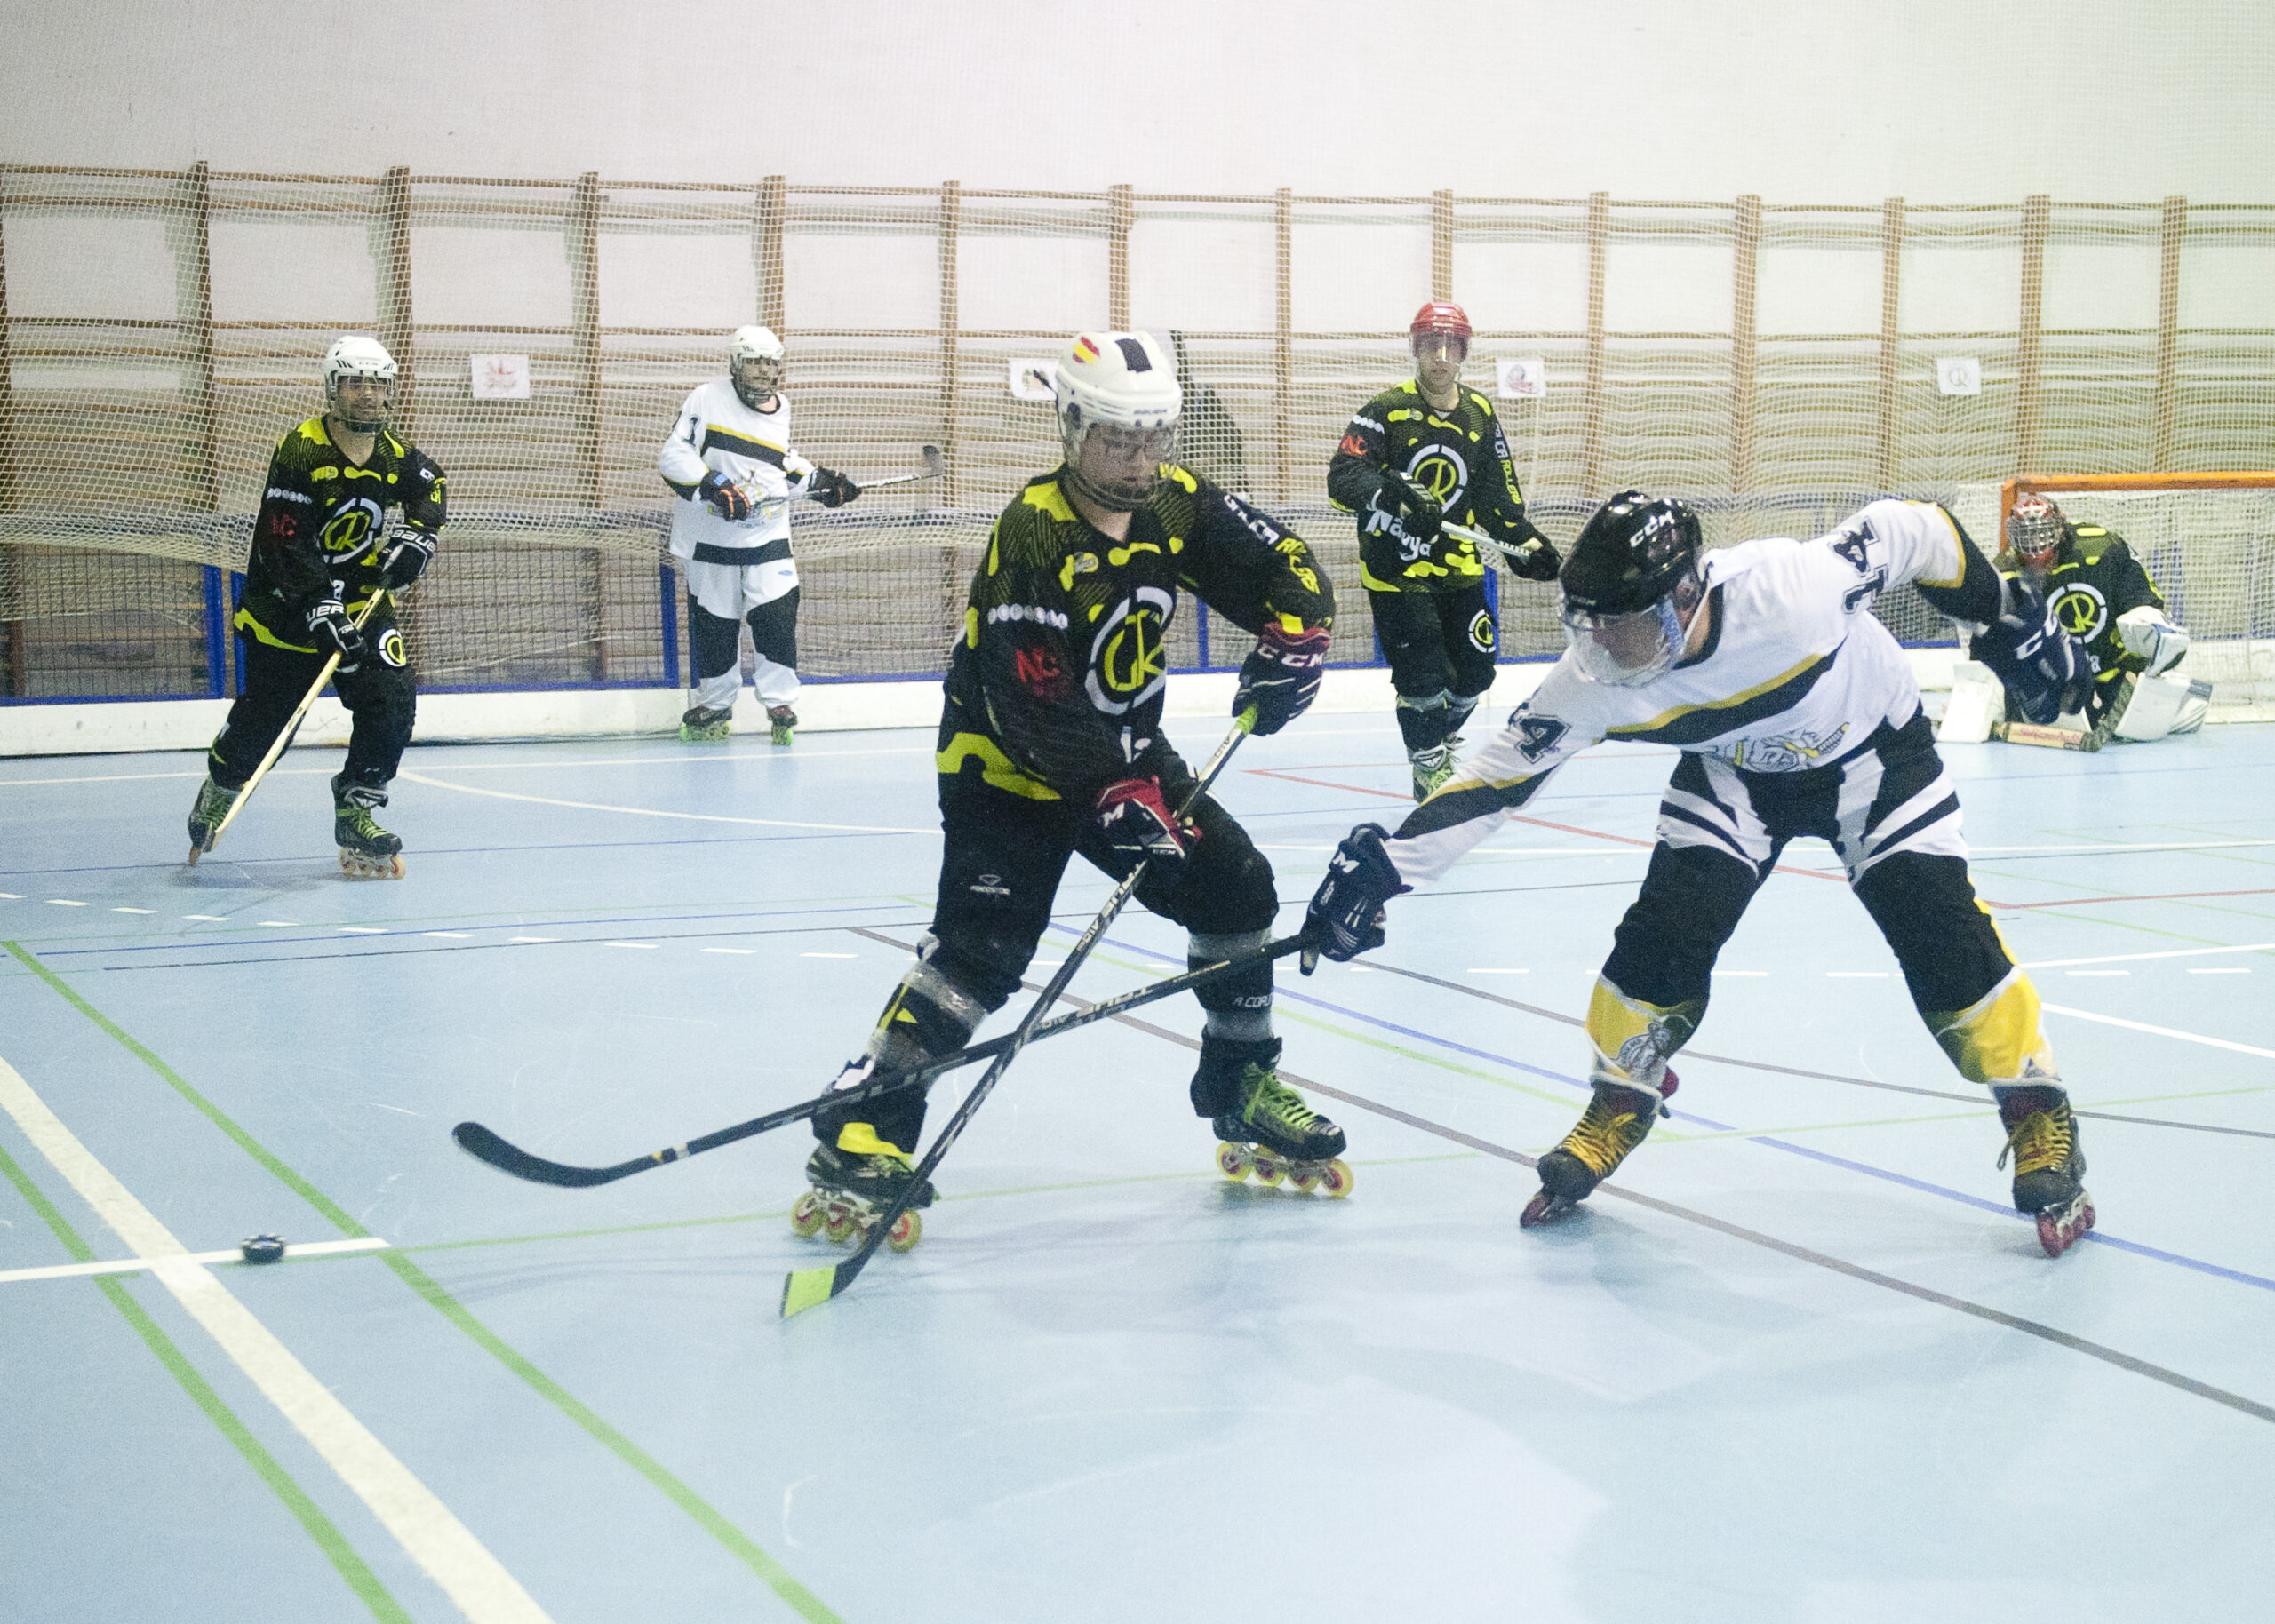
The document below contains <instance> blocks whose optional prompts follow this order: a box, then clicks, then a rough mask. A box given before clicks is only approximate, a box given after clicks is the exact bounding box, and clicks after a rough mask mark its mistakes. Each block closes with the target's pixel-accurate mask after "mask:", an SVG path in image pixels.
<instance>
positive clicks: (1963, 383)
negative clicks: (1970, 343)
mask: <svg viewBox="0 0 2275 1624" xmlns="http://www.w3.org/2000/svg"><path fill="white" fill-rule="evenodd" d="M1936 391H1937V392H1938V393H1939V394H1982V393H1983V363H1982V362H1979V361H1977V360H1976V358H1975V357H1974V356H1972V355H1945V356H1944V357H1942V358H1941V359H1940V360H1938V361H1937V362H1936Z"/></svg>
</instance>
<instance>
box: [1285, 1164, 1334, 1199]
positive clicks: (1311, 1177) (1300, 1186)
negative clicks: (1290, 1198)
mask: <svg viewBox="0 0 2275 1624" xmlns="http://www.w3.org/2000/svg"><path fill="white" fill-rule="evenodd" d="M1324 1176H1325V1174H1324V1172H1323V1171H1322V1170H1321V1169H1320V1168H1316V1167H1305V1168H1304V1169H1303V1170H1302V1171H1301V1172H1298V1173H1290V1174H1289V1175H1288V1182H1289V1183H1290V1184H1293V1185H1294V1186H1295V1187H1296V1188H1297V1190H1301V1191H1302V1192H1303V1193H1304V1194H1305V1195H1309V1194H1311V1193H1312V1187H1313V1185H1314V1184H1317V1183H1318V1182H1320V1180H1321V1178H1322V1177H1324Z"/></svg>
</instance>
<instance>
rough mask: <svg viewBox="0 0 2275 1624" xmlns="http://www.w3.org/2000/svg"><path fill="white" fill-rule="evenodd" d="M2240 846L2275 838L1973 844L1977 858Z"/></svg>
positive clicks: (1971, 851)
mask: <svg viewBox="0 0 2275 1624" xmlns="http://www.w3.org/2000/svg"><path fill="white" fill-rule="evenodd" d="M2239 846H2275V840H2124V841H2118V842H2112V843H2111V844H2109V845H2106V846H1970V847H1968V855H1969V856H1976V857H2019V856H2029V855H2031V854H2033V853H2044V854H2049V855H2050V854H2052V853H2055V852H2065V851H2074V852H2083V853H2090V854H2091V855H2093V856H2103V857H2105V856H2109V855H2110V854H2111V853H2112V852H2127V851H2228V850H2231V849H2233V848H2236V847H2239Z"/></svg>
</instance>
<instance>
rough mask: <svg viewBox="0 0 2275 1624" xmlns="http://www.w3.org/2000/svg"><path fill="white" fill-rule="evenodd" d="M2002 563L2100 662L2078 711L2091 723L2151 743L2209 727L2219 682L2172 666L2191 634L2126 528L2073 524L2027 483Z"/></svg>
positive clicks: (2102, 731) (2014, 715)
mask: <svg viewBox="0 0 2275 1624" xmlns="http://www.w3.org/2000/svg"><path fill="white" fill-rule="evenodd" d="M1996 562H1997V564H1998V566H1999V569H2000V572H2001V573H2003V574H2006V575H2010V576H2011V575H2021V576H2025V577H2028V578H2029V581H2030V584H2031V585H2032V588H2034V589H2035V590H2036V591H2038V592H2039V593H2042V594H2043V595H2044V596H2045V597H2046V599H2047V601H2048V603H2049V604H2051V605H2052V607H2053V610H2054V617H2055V619H2056V620H2058V621H2060V622H2061V623H2062V626H2063V630H2065V631H2067V632H2068V633H2070V634H2071V636H2072V637H2074V638H2076V639H2077V640H2078V641H2079V643H2080V644H2082V645H2083V646H2084V648H2085V651H2086V657H2087V659H2088V660H2089V661H2091V662H2092V665H2093V667H2094V685H2093V689H2092V691H2091V694H2090V696H2089V697H2088V698H2087V701H2086V703H2085V705H2084V707H2083V708H2082V710H2081V711H2080V712H2079V715H2078V720H2079V722H2081V723H2082V724H2083V728H2084V730H2085V731H2087V732H2089V733H2097V734H2099V735H2100V736H2101V738H2102V739H2103V740H2106V739H2108V738H2111V737H2112V736H2114V737H2117V738H2124V739H2131V740H2133V741H2135V742H2138V743H2147V742H2149V741H2150V740H2153V739H2159V738H2162V737H2163V736H2165V735H2166V734H2167V733H2193V732H2195V731H2196V730H2197V729H2198V728H2201V727H2202V726H2203V725H2204V718H2205V715H2206V713H2207V711H2208V710H2209V708H2210V701H2211V695H2212V687H2211V684H2210V683H2208V682H2191V681H2189V680H2188V679H2187V678H2186V677H2184V676H2183V675H2181V674H2180V673H2177V672H2173V671H2172V668H2173V667H2174V666H2175V665H2178V664H2179V663H2180V659H2181V657H2182V656H2183V655H2184V654H2186V653H2187V652H2188V633H2186V632H2184V631H2183V630H2182V629H2181V628H2180V627H2179V626H2177V625H2174V624H2173V622H2172V621H2171V620H2170V619H2169V618H2167V616H2166V614H2165V600H2164V594H2163V593H2160V592H2159V591H2158V590H2157V584H2156V583H2155V582H2154V581H2152V580H2151V579H2150V578H2149V572H2148V571H2147V570H2146V569H2143V568H2142V567H2141V561H2140V560H2139V559H2137V558H2135V556H2134V555H2133V549H2132V548H2130V547H2129V546H2127V545H2126V544H2125V538H2124V537H2122V536H2119V535H2118V534H2117V533H2116V532H2115V531H2114V530H2111V529H2105V528H2103V526H2101V525H2098V524H2072V523H2071V521H2070V520H2069V517H2068V516H2067V515H2066V514H2064V513H2063V512H2062V510H2061V509H2060V508H2059V507H2056V506H2055V505H2054V504H2053V502H2051V501H2050V500H2048V498H2046V497H2045V496H2044V495H2042V494H2040V492H2038V491H2034V490H2026V491H2024V492H2022V493H2021V494H2020V495H2018V496H2017V497H2016V498H2015V505H2014V508H2013V510H2012V511H2011V512H2010V513H2008V515H2007V525H2006V547H2005V550H2004V551H2003V552H2001V553H2000V555H1999V557H1998V559H1997V560H1996ZM1969 652H1970V653H1973V652H1974V650H1973V649H1969ZM1976 657H1977V658H1980V656H1979V655H1978V656H1976ZM2166 673H2171V674H2170V675H2167V674H2166ZM2007 709H2008V720H2010V721H2011V720H2017V719H2018V717H2019V712H2017V711H2016V706H2015V705H2014V703H2013V701H2012V700H2011V699H2010V700H2009V701H2008V706H2007Z"/></svg>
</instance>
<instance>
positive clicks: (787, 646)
mask: <svg viewBox="0 0 2275 1624" xmlns="http://www.w3.org/2000/svg"><path fill="white" fill-rule="evenodd" d="M747 618H748V619H749V621H750V642H751V647H752V648H754V649H756V650H757V651H758V652H759V654H760V655H761V657H763V658H766V659H769V660H771V661H772V662H773V663H774V664H775V665H787V666H789V667H791V668H792V669H793V670H795V669H796V668H797V664H798V589H797V588H796V587H794V586H793V587H792V588H791V589H790V590H789V591H788V592H786V593H783V594H782V595H781V596H780V597H778V598H775V599H771V600H770V601H767V602H764V603H762V604H760V605H759V606H758V607H757V608H756V609H753V610H751V612H750V614H749V616H748V617H747Z"/></svg>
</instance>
